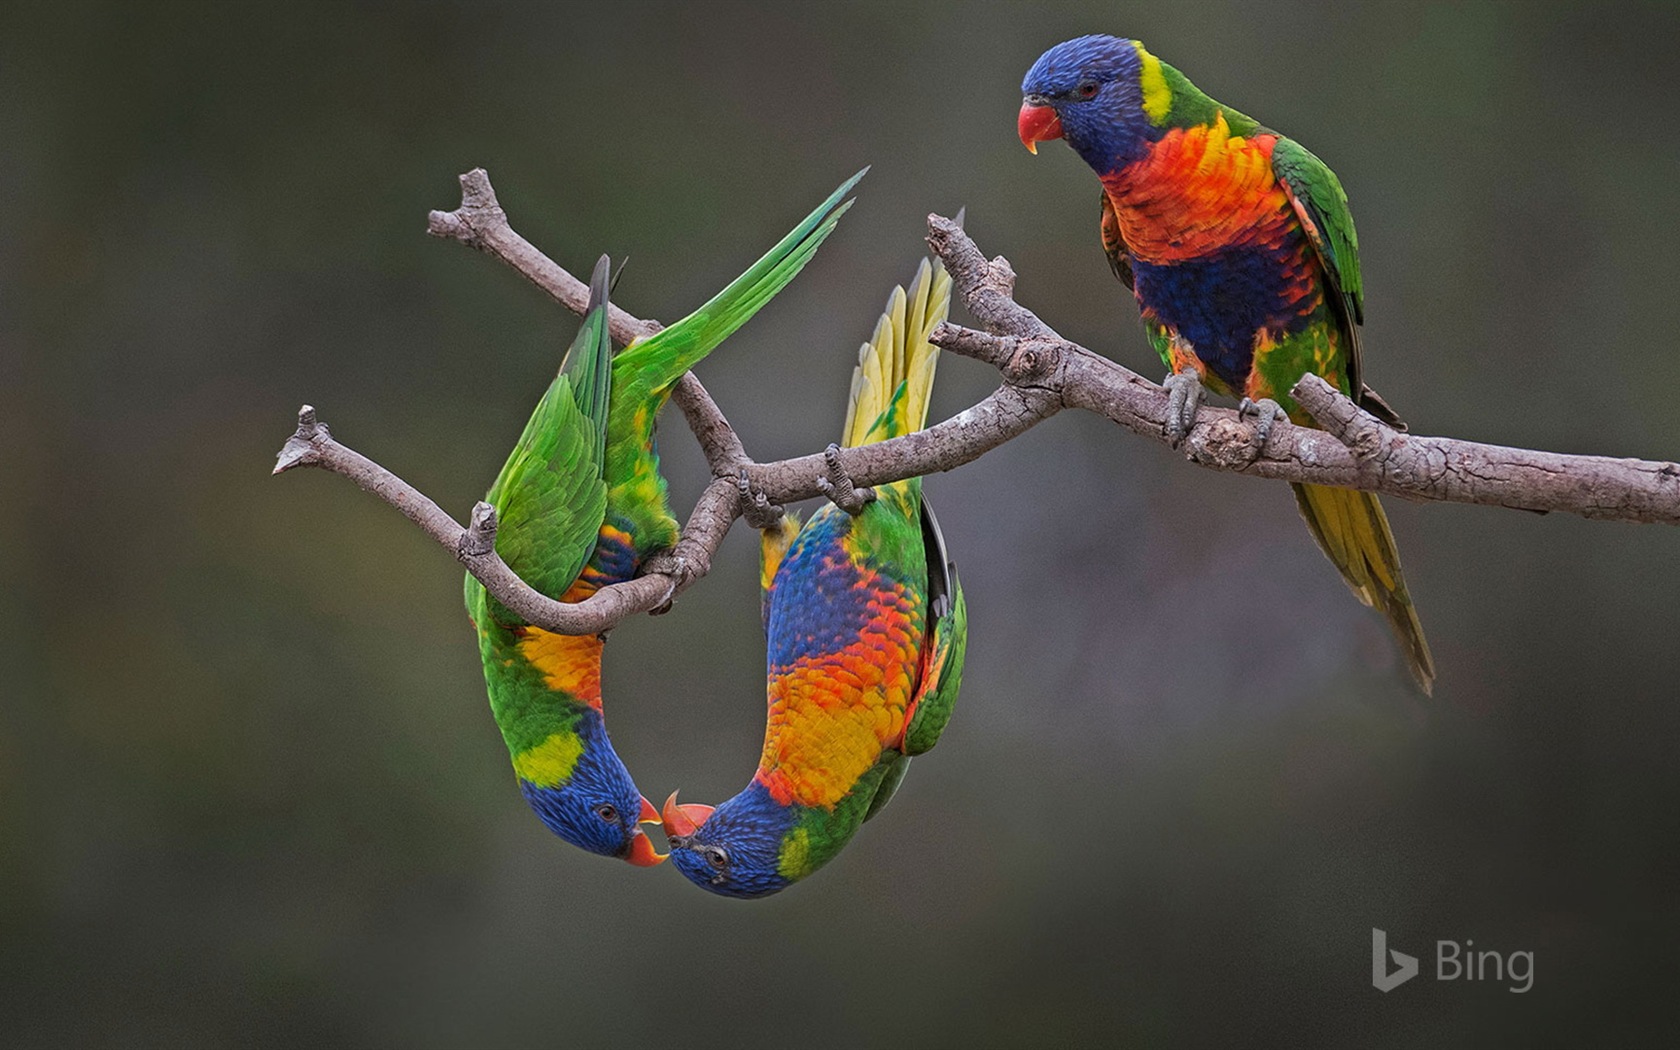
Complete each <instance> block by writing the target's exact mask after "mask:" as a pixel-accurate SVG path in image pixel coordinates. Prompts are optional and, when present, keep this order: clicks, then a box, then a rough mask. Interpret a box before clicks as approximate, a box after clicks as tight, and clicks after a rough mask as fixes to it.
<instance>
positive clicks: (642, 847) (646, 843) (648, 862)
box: [624, 828, 670, 868]
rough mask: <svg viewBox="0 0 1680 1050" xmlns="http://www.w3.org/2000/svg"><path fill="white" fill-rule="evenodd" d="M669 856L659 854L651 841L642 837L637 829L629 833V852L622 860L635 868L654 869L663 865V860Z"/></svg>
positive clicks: (639, 829)
mask: <svg viewBox="0 0 1680 1050" xmlns="http://www.w3.org/2000/svg"><path fill="white" fill-rule="evenodd" d="M669 856H670V854H668V853H660V852H658V851H657V850H655V849H654V848H653V840H652V839H650V838H648V837H647V836H646V835H644V834H643V833H642V829H641V828H637V829H636V830H635V831H632V832H631V833H630V852H629V853H626V854H625V855H624V859H625V860H627V861H629V862H630V863H632V864H634V865H635V866H636V867H638V868H652V867H656V866H658V865H660V864H663V863H665V858H667V857H669Z"/></svg>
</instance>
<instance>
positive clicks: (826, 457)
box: [274, 169, 1680, 634]
mask: <svg viewBox="0 0 1680 1050" xmlns="http://www.w3.org/2000/svg"><path fill="white" fill-rule="evenodd" d="M928 231H929V232H928V244H929V246H930V247H931V248H932V249H933V251H934V252H935V253H936V254H937V255H938V256H939V257H940V258H941V259H943V260H944V262H945V265H946V267H947V268H948V269H949V270H950V271H951V276H952V281H953V285H954V288H955V290H956V293H957V294H958V295H959V296H960V297H961V298H962V300H963V303H964V305H966V306H967V308H968V311H969V313H971V314H972V315H973V316H974V317H975V318H976V319H978V320H979V322H980V323H981V325H982V326H983V327H984V328H985V329H986V330H985V331H979V330H976V329H972V328H965V327H962V326H960V325H954V324H950V323H946V324H942V325H940V326H939V327H938V328H936V329H935V330H934V332H933V334H932V336H931V338H932V341H933V342H934V343H935V344H937V345H939V346H940V347H942V348H944V349H946V350H949V351H951V352H952V353H956V354H961V355H963V356H965V357H971V358H974V359H975V360H977V361H982V362H984V363H986V364H989V365H991V366H993V367H994V368H996V369H998V371H999V372H1000V373H1001V375H1002V378H1003V384H1002V385H1001V386H1000V387H999V388H998V389H997V390H995V391H993V392H992V393H991V394H990V395H988V396H987V397H986V398H985V399H984V400H982V401H981V402H980V403H979V404H976V405H974V406H973V407H972V408H969V409H966V410H964V411H962V412H959V413H958V414H957V415H955V416H952V417H951V418H950V419H947V420H944V421H943V422H940V423H937V424H935V425H933V426H931V427H928V428H927V429H925V430H922V431H918V432H917V433H914V434H908V435H905V436H904V437H897V438H893V439H892V440H890V441H883V442H881V443H879V444H875V445H865V446H863V447H861V448H847V449H839V450H838V451H837V452H834V453H823V452H818V453H814V454H812V455H809V456H801V457H798V458H796V459H786V460H780V461H778V462H774V463H755V462H753V461H752V459H751V458H750V457H748V455H747V453H746V450H745V449H744V448H743V447H742V445H741V441H740V438H739V437H738V436H737V435H736V433H735V431H734V428H733V427H731V426H730V425H729V420H728V419H727V418H725V416H724V414H723V412H722V411H721V410H720V409H719V408H718V406H717V404H716V403H715V402H714V401H713V400H712V398H711V397H710V395H708V394H707V393H706V389H705V387H703V386H701V385H700V382H699V380H697V379H695V378H694V376H693V375H692V374H691V375H686V376H684V377H683V379H682V381H681V382H679V383H678V385H677V387H676V390H675V391H674V393H673V394H672V400H673V402H675V403H676V405H677V407H678V408H679V409H680V410H681V411H682V412H683V415H684V416H685V417H686V418H687V420H688V423H689V427H690V429H691V430H693V432H694V435H695V437H696V439H697V440H698V441H699V442H700V446H701V448H702V449H703V450H704V451H705V454H706V461H707V463H708V464H709V465H710V467H711V470H712V473H713V475H714V478H713V481H712V483H711V484H710V485H708V486H707V487H706V489H705V490H704V491H703V492H702V493H701V496H700V499H699V501H698V502H697V503H696V504H695V507H694V510H693V511H692V512H691V513H690V515H689V518H688V522H687V523H686V525H685V526H684V528H683V533H682V539H681V540H680V541H679V542H678V543H677V545H676V546H675V547H673V548H672V549H671V550H669V551H664V552H661V553H659V554H657V555H655V556H654V557H652V558H650V559H648V561H647V563H646V564H644V565H643V575H641V576H639V577H637V578H636V579H633V580H629V581H626V582H624V583H619V584H614V585H612V586H610V587H603V588H602V589H601V590H599V591H597V592H596V593H595V594H594V595H592V596H591V597H590V598H588V599H587V600H585V601H582V602H577V603H567V602H559V601H555V600H554V599H553V598H550V597H546V596H544V595H542V594H540V593H538V592H537V591H535V590H533V589H532V588H531V587H530V586H528V585H527V584H526V583H525V582H524V581H523V580H521V579H519V577H518V576H517V575H515V574H514V572H513V570H512V569H510V568H508V566H507V564H506V563H505V562H503V561H502V560H501V558H500V557H498V556H497V555H496V553H495V550H494V543H495V511H494V510H493V509H492V508H491V507H490V506H489V505H488V504H484V503H480V504H478V505H477V506H476V507H474V509H473V515H472V518H471V520H470V522H469V525H468V526H467V527H465V528H463V527H462V526H461V525H460V524H459V523H457V522H456V521H455V520H454V519H453V518H451V517H450V516H449V515H448V514H446V513H445V512H444V511H443V510H442V509H441V508H439V507H438V505H437V504H435V503H433V502H432V501H431V500H430V499H428V498H426V496H425V495H423V494H422V493H420V492H419V491H418V490H416V489H415V488H414V487H413V486H411V485H409V484H408V483H407V482H405V481H403V480H402V479H401V478H399V477H397V476H396V475H395V474H393V473H391V472H390V471H388V470H386V469H385V468H384V467H382V466H380V465H379V464H377V463H374V462H373V461H372V460H370V459H367V458H366V457H364V456H362V455H360V454H359V453H357V452H355V451H354V450H352V449H350V448H348V447H346V446H345V445H343V444H340V443H339V442H338V441H336V440H334V439H333V438H332V436H331V434H330V433H329V432H328V430H327V427H326V425H325V424H324V423H321V422H319V421H318V420H317V419H316V416H315V410H314V409H313V408H311V407H310V406H308V405H305V406H304V407H303V409H302V410H301V411H300V412H299V414H298V429H297V432H296V433H295V434H294V435H293V436H292V437H291V439H290V440H288V441H287V442H286V445H285V447H284V448H282V449H281V451H280V455H279V462H278V463H277V465H276V466H275V468H274V472H275V473H276V474H279V473H282V472H284V471H286V470H290V469H292V468H294V467H304V466H313V467H321V468H323V469H326V470H331V471H333V472H334V473H338V474H343V475H344V476H346V477H348V478H350V479H351V480H352V481H354V482H355V483H356V484H357V485H359V486H360V487H361V488H363V489H364V490H366V491H368V492H370V493H372V494H373V495H375V496H378V497H379V498H380V499H382V500H384V501H385V502H387V503H389V504H391V505H392V506H393V507H395V508H397V509H398V510H399V511H401V512H402V513H403V514H404V515H405V516H406V517H408V518H409V520H411V521H413V522H414V523H415V524H417V525H419V526H420V527H421V528H422V529H424V530H425V531H426V533H427V534H428V535H430V536H431V537H432V538H433V539H435V540H437V541H438V543H439V544H441V545H442V546H444V547H445V548H446V549H448V550H449V551H450V552H451V553H452V554H454V555H455V557H456V558H458V559H459V560H460V561H461V562H462V563H463V564H464V565H466V567H467V571H469V572H471V573H472V574H473V576H475V577H477V578H478V580H479V581H480V582H482V583H483V584H484V586H485V588H486V589H487V590H489V592H490V593H491V594H492V595H494V596H495V598H496V599H497V600H498V601H500V602H501V603H502V604H503V605H505V606H507V607H508V608H509V609H511V610H513V611H514V612H516V613H518V614H519V615H520V616H522V617H524V618H525V619H526V620H527V621H528V622H530V623H532V624H535V625H537V626H539V627H543V628H546V629H548V630H552V631H557V632H560V633H562V634H599V633H602V632H605V631H607V630H609V629H610V628H611V627H613V626H614V625H615V624H617V623H619V622H620V621H622V620H624V619H625V618H626V617H629V616H633V615H635V614H637V613H642V612H658V611H661V610H662V609H664V608H666V607H668V606H669V604H670V602H671V600H672V599H673V598H675V597H676V595H677V594H678V593H680V592H681V591H682V590H683V589H684V588H686V587H687V586H689V584H691V583H692V582H693V581H695V580H697V579H699V578H700V577H702V576H704V575H705V574H706V573H707V572H708V571H709V569H710V567H711V559H712V556H713V554H715V553H716V552H717V549H718V546H719V545H720V544H721V543H722V542H723V537H724V535H725V534H726V533H727V532H728V531H729V528H730V526H731V525H732V524H733V523H734V521H735V519H736V518H737V517H739V516H741V514H742V513H743V510H744V509H745V508H746V507H747V506H749V505H752V504H753V501H754V500H755V499H756V498H757V497H759V496H762V497H763V498H764V499H766V500H768V501H769V502H770V503H785V502H792V501H795V500H802V499H811V498H815V497H817V496H821V495H823V494H824V483H825V482H829V484H830V486H832V484H833V483H832V482H830V480H829V479H831V478H834V477H840V478H849V479H850V481H851V483H852V484H855V485H856V486H858V487H861V488H868V487H870V486H873V485H880V484H885V483H887V482H891V481H897V480H900V479H902V478H908V477H916V476H919V475H923V474H932V473H937V472H940V471H946V470H952V469H954V468H956V467H959V466H962V465H963V464H965V463H969V462H972V461H973V460H975V459H978V458H979V457H980V456H982V455H984V454H985V453H986V452H988V451H990V450H991V449H994V448H996V447H998V446H999V445H1001V444H1003V443H1004V442H1006V441H1009V440H1010V439H1012V438H1014V437H1016V436H1017V435H1019V434H1022V433H1024V432H1025V431H1026V430H1028V429H1029V428H1031V427H1032V426H1034V425H1036V424H1037V423H1039V422H1041V421H1043V420H1045V419H1048V418H1050V417H1051V416H1052V415H1055V414H1056V413H1057V412H1059V411H1061V410H1062V409H1064V408H1079V409H1084V410H1086V411H1089V412H1095V413H1096V414H1098V415H1101V416H1104V417H1106V418H1108V419H1110V420H1113V421H1114V422H1115V423H1118V424H1120V425H1121V426H1124V427H1126V428H1128V429H1130V430H1132V431H1135V432H1136V433H1138V434H1142V435H1144V436H1145V437H1150V438H1153V439H1155V440H1157V441H1160V442H1162V443H1163V444H1170V442H1169V441H1168V438H1167V435H1166V431H1165V427H1164V423H1165V419H1166V407H1167V392H1166V391H1165V390H1164V389H1162V388H1161V387H1160V386H1159V385H1157V384H1155V383H1152V382H1150V381H1149V380H1147V379H1145V378H1144V377H1143V376H1141V375H1138V374H1137V373H1136V372H1133V371H1131V370H1129V369H1127V368H1124V367H1122V366H1121V365H1118V364H1115V363H1114V362H1113V361H1111V360H1109V359H1108V358H1106V357H1103V356H1101V355H1099V354H1095V353H1093V352H1091V351H1090V350H1087V349H1085V348H1084V347H1082V346H1079V345H1078V344H1076V343H1072V342H1069V341H1067V340H1065V339H1063V338H1062V337H1061V336H1059V335H1057V334H1056V332H1055V331H1054V330H1053V329H1052V328H1051V327H1050V326H1049V325H1047V324H1045V323H1044V322H1043V321H1042V320H1040V319H1039V318H1038V316H1037V315H1035V314H1034V313H1033V312H1032V311H1031V310H1029V309H1027V308H1026V307H1024V306H1021V305H1020V304H1019V303H1017V302H1016V301H1015V298H1014V287H1015V274H1014V271H1013V270H1011V269H1010V267H1009V263H1008V262H1007V261H1006V260H1004V259H1003V258H1001V257H999V258H996V259H993V260H990V261H987V260H986V258H985V256H983V255H982V254H981V253H980V250H979V249H978V248H977V247H975V245H974V242H973V241H972V240H971V239H969V237H968V235H967V234H965V233H964V232H963V231H962V229H961V227H960V226H958V225H957V224H956V223H954V222H952V221H951V220H949V219H945V218H942V217H940V216H937V215H932V216H929V217H928ZM427 232H429V233H431V234H432V235H434V236H438V237H448V238H452V239H454V240H458V241H461V242H462V243H464V244H467V245H470V246H471V247H474V248H477V249H479V250H480V251H484V252H487V253H489V254H491V255H494V256H495V257H497V258H498V259H501V260H502V261H503V262H505V263H507V264H508V265H509V266H511V267H513V268H514V269H515V270H517V271H518V272H519V273H521V274H523V275H524V276H525V277H526V278H527V279H529V280H530V281H531V282H532V283H533V284H535V285H536V286H537V287H539V288H541V289H542V290H543V291H545V292H547V293H548V294H549V295H550V296H552V297H553V298H554V299H555V300H556V301H557V302H559V303H560V304H562V305H563V306H565V307H566V308H567V309H570V310H572V311H573V312H575V313H582V312H583V311H584V309H585V308H586V306H587V304H588V301H589V288H588V286H587V285H585V284H584V283H583V282H582V281H579V280H578V279H577V278H576V277H573V276H572V275H571V274H570V273H568V272H566V270H564V269H563V268H561V267H560V266H559V265H557V264H556V263H555V262H554V261H553V260H551V259H549V258H548V257H547V256H546V255H544V254H543V253H542V252H540V251H538V250H537V249H536V248H535V247H534V246H532V245H531V243H530V242H529V241H527V240H525V239H524V238H523V237H521V236H519V234H518V233H516V232H515V231H514V230H513V228H512V227H511V226H510V225H509V224H508V221H507V214H506V212H504V211H503V210H502V208H501V205H500V204H499V203H498V202H497V200H496V194H495V190H494V189H493V188H492V187H491V185H490V178H489V176H488V175H487V174H486V173H485V172H484V170H483V169H474V170H473V171H470V172H468V173H467V174H465V175H462V176H461V206H460V207H459V208H457V209H456V210H454V211H449V212H444V211H434V212H432V213H431V216H430V220H429V222H428V224H427ZM608 324H609V327H610V329H611V331H612V337H613V340H614V341H615V342H616V343H618V344H619V345H621V346H622V345H626V344H628V343H630V342H632V341H634V340H635V339H638V338H644V337H646V336H648V335H652V334H653V333H655V332H658V331H659V330H660V329H661V325H660V324H659V323H658V322H656V321H649V320H643V319H641V318H637V317H632V316H631V315H630V314H628V313H626V312H625V311H623V310H622V309H620V308H619V307H617V306H613V307H612V308H611V314H610V316H609V319H608ZM1291 393H1292V395H1293V396H1294V398H1295V399H1296V401H1297V402H1299V403H1300V405H1301V407H1302V408H1304V409H1306V410H1307V411H1308V412H1310V413H1311V414H1312V416H1313V418H1314V419H1315V420H1316V421H1317V422H1318V423H1319V424H1320V425H1321V426H1323V428H1324V429H1323V430H1315V429H1311V428H1307V427H1299V426H1293V425H1291V424H1289V423H1287V422H1283V421H1280V422H1279V423H1278V424H1277V425H1276V426H1275V427H1273V429H1272V432H1271V434H1270V436H1269V437H1268V439H1267V441H1266V443H1265V447H1264V448H1261V447H1259V444H1258V442H1257V441H1256V437H1255V430H1254V427H1253V426H1252V425H1250V424H1249V423H1248V422H1247V421H1245V420H1243V419H1241V418H1239V417H1238V415H1237V413H1235V412H1233V411H1231V410H1230V409H1224V408H1214V407H1203V408H1202V410H1201V412H1200V414H1199V415H1198V416H1197V421H1196V425H1195V427H1194V428H1193V429H1192V430H1191V431H1190V433H1189V434H1188V435H1187V436H1186V437H1185V439H1184V441H1183V442H1182V443H1181V444H1180V445H1179V446H1178V450H1179V451H1180V452H1181V453H1182V454H1183V455H1184V456H1185V457H1186V458H1188V459H1189V460H1190V461H1191V462H1193V463H1197V464H1199V465H1201V466H1204V467H1211V468H1213V469H1215V470H1225V471H1231V472H1234V473H1239V474H1247V475H1250V476H1253V477H1261V478H1269V479H1275V480H1285V481H1301V482H1309V483H1314V484H1322V485H1339V486H1343V487H1347V488H1356V489H1368V490H1370V491H1374V492H1383V493H1390V494H1393V495H1397V496H1403V497H1405V498H1407V499H1413V500H1425V501H1438V502H1449V503H1477V504H1485V505H1492V506H1501V507H1515V508H1521V509H1525V510H1539V511H1552V510H1561V511H1569V512H1571V513H1575V514H1580V515H1583V516H1585V517H1589V518H1604V519H1611V520H1617V521H1637V522H1661V523H1665V524H1680V467H1676V466H1675V465H1674V464H1673V463H1662V462H1649V461H1645V460H1636V459H1610V458H1607V457H1602V456H1569V455H1561V454H1558V453H1552V452H1536V451H1531V450H1528V449H1517V448H1506V447H1503V446H1500V445H1486V444H1481V443H1479V442H1473V441H1458V440H1455V439H1452V438H1440V437H1420V436H1417V435H1413V434H1406V433H1401V432H1399V431H1396V430H1394V429H1393V428H1391V427H1389V426H1387V425H1385V424H1384V423H1382V422H1381V421H1379V420H1377V419H1376V418H1374V417H1373V416H1371V415H1370V414H1368V413H1366V412H1364V411H1362V410H1361V409H1360V408H1359V407H1358V406H1357V405H1355V404H1354V403H1353V401H1352V400H1350V399H1348V398H1347V397H1344V396H1343V395H1342V394H1341V393H1340V392H1338V391H1337V390H1335V389H1334V388H1333V387H1332V386H1331V385H1330V384H1329V383H1327V382H1325V381H1324V380H1323V379H1320V378H1319V377H1317V376H1311V375H1309V376H1304V377H1302V379H1301V381H1300V382H1299V383H1297V384H1296V385H1295V388H1294V389H1293V390H1292V391H1291ZM743 476H744V477H745V479H746V484H745V485H743V484H741V482H740V480H739V479H740V478H742V477H743Z"/></svg>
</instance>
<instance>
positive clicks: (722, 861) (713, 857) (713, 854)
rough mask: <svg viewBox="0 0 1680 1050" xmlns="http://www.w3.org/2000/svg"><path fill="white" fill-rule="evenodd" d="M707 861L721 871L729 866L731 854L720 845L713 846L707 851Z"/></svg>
mask: <svg viewBox="0 0 1680 1050" xmlns="http://www.w3.org/2000/svg"><path fill="white" fill-rule="evenodd" d="M706 863H707V864H710V865H711V866H712V867H714V868H716V869H717V870H719V871H722V870H723V869H724V868H727V867H729V854H728V853H727V852H725V851H724V850H722V849H720V848H719V847H716V846H713V847H712V848H711V849H709V850H707V851H706Z"/></svg>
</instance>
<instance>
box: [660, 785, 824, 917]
mask: <svg viewBox="0 0 1680 1050" xmlns="http://www.w3.org/2000/svg"><path fill="white" fill-rule="evenodd" d="M796 811H797V807H794V806H784V805H782V804H781V803H779V802H777V801H776V800H775V799H774V798H772V797H771V796H770V792H769V791H767V790H765V788H764V785H762V784H760V783H759V782H758V781H757V780H754V781H753V782H752V783H751V784H749V785H747V789H746V790H745V791H743V792H741V793H740V794H739V795H736V796H735V797H734V798H732V799H730V800H729V801H728V802H725V803H724V804H723V805H721V806H718V807H717V808H716V809H712V808H711V807H709V806H699V805H693V804H689V805H681V806H679V805H678V804H677V796H676V795H675V794H672V795H671V797H670V799H668V800H667V801H666V803H665V809H664V821H665V834H666V837H667V838H668V839H669V840H670V843H671V863H672V864H675V865H676V867H677V870H678V871H680V872H682V873H683V875H685V876H686V877H687V878H688V880H689V881H690V882H692V883H694V884H695V885H696V886H699V887H701V888H702V889H708V890H711V891H712V892H713V893H720V894H722V895H724V896H725V897H742V898H749V899H750V898H753V897H768V896H769V895H770V894H772V893H775V892H777V891H778V890H782V889H785V888H786V887H788V886H789V885H791V884H792V883H793V882H794V879H793V878H792V877H790V876H789V875H787V874H784V872H783V864H782V851H783V846H784V844H785V840H786V838H787V835H788V833H789V832H790V831H792V830H793V826H794V823H795V820H796ZM801 874H802V873H801Z"/></svg>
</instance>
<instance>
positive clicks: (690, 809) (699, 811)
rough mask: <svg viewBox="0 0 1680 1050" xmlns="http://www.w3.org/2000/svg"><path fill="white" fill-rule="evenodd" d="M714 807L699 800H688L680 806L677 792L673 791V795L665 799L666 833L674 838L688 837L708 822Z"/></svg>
mask: <svg viewBox="0 0 1680 1050" xmlns="http://www.w3.org/2000/svg"><path fill="white" fill-rule="evenodd" d="M714 808H715V807H712V806H703V805H701V804H700V803H698V802H688V803H684V804H683V805H680V806H679V805H677V793H676V792H675V791H673V792H671V797H670V798H668V799H666V800H665V814H664V816H665V834H666V835H667V836H670V837H672V838H687V837H688V836H690V835H692V834H694V833H695V832H696V831H699V830H700V825H702V824H704V823H706V818H707V817H710V816H711V815H712V810H713V809H714Z"/></svg>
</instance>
